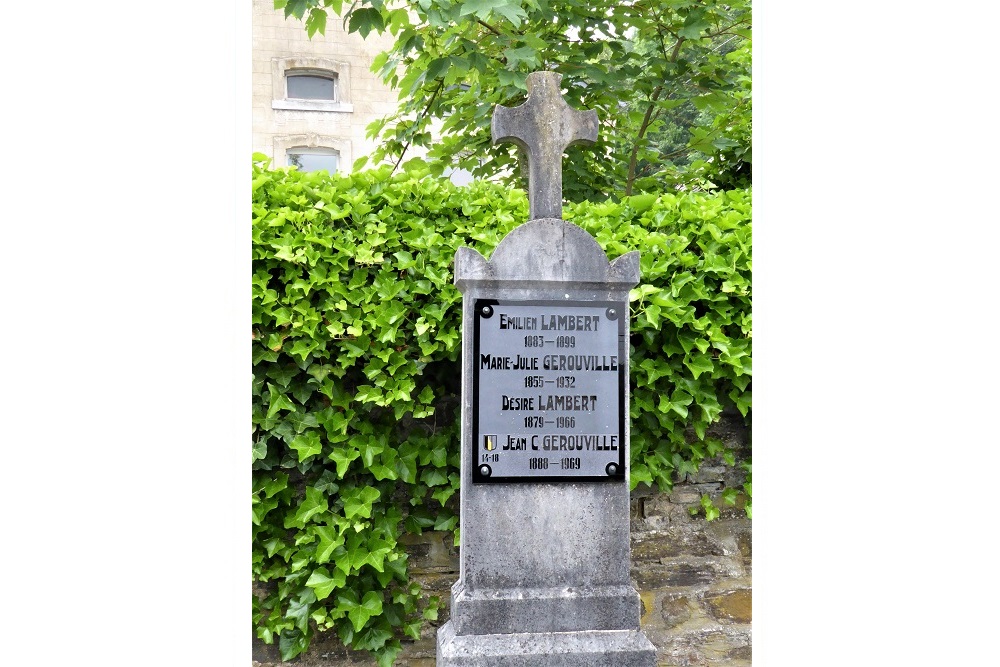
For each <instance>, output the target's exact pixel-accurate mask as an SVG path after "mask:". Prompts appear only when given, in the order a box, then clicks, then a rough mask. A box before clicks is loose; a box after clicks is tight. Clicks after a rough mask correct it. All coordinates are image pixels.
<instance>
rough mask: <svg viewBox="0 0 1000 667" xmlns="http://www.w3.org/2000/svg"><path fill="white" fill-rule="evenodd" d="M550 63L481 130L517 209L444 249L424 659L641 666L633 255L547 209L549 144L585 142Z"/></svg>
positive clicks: (553, 179)
mask: <svg viewBox="0 0 1000 667" xmlns="http://www.w3.org/2000/svg"><path fill="white" fill-rule="evenodd" d="M561 78H562V77H561V76H560V75H559V74H556V73H554V72H535V73H533V74H530V75H529V76H528V82H527V83H528V99H527V101H526V102H525V103H524V104H523V105H521V106H519V107H517V108H514V109H508V108H506V107H503V106H498V107H497V108H496V109H495V111H494V114H493V141H494V143H499V142H501V141H512V142H514V143H516V144H517V145H518V146H520V147H521V149H522V150H524V151H525V153H526V154H527V159H528V172H529V178H528V192H529V201H530V208H531V219H530V220H529V221H528V222H526V223H524V224H522V225H520V226H519V227H517V228H516V229H514V230H513V231H511V232H510V233H509V234H508V235H507V236H506V237H505V238H504V239H503V241H501V242H500V244H499V245H498V246H497V248H496V250H495V251H494V252H493V255H492V257H491V259H490V260H489V261H487V260H486V259H484V258H483V256H482V255H480V254H479V253H478V252H476V251H475V250H472V249H471V248H465V247H463V248H460V249H459V250H458V252H457V253H456V255H455V284H456V285H457V287H458V289H459V290H460V291H461V292H462V302H463V306H462V308H463V310H462V318H463V327H462V329H463V333H462V445H461V446H462V486H461V547H460V554H459V557H460V570H459V579H458V581H457V582H456V583H455V585H454V586H453V587H452V596H451V617H450V619H449V621H448V622H447V623H445V625H444V626H442V627H441V628H440V630H439V631H438V636H437V664H438V666H439V667H452V666H456V667H457V666H462V667H465V666H484V667H486V666H490V667H492V666H497V667H499V666H503V667H521V666H525V667H527V666H542V665H545V666H553V665H559V666H560V667H562V666H566V667H569V666H575V665H592V666H596V665H602V666H604V665H606V666H608V667H611V666H619V665H620V666H625V665H629V666H636V667H639V666H641V667H653V665H655V663H656V649H655V648H654V646H653V645H652V644H651V643H650V641H649V640H648V639H647V638H646V636H645V635H644V634H643V633H642V631H641V630H640V629H639V617H640V611H641V610H640V607H641V605H640V601H639V594H638V593H637V592H636V590H635V588H634V587H633V585H632V582H631V579H630V578H629V561H630V548H629V484H628V462H629V423H628V413H629V410H628V405H629V396H628V368H629V358H628V351H629V344H628V333H629V322H628V316H629V308H628V292H629V290H630V289H631V288H632V287H634V286H635V285H636V284H638V282H639V253H638V252H630V253H628V254H627V255H624V256H622V257H619V258H617V259H616V260H615V261H613V262H609V261H608V259H607V256H606V255H605V254H604V251H603V250H602V249H601V248H600V246H599V245H598V244H597V242H596V241H595V240H594V238H593V237H592V236H590V234H588V233H587V232H585V231H584V230H582V229H581V228H579V227H577V226H576V225H574V224H572V223H569V222H566V221H564V220H562V165H561V162H562V153H563V151H564V150H565V148H566V147H567V146H568V145H570V144H573V143H593V142H594V141H596V139H597V114H596V112H594V111H589V112H581V111H575V110H573V109H571V108H570V107H569V106H568V105H567V104H566V102H565V101H564V100H563V98H562V96H561V93H560V89H559V81H560V79H561Z"/></svg>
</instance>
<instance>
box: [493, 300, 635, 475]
mask: <svg viewBox="0 0 1000 667" xmlns="http://www.w3.org/2000/svg"><path fill="white" fill-rule="evenodd" d="M626 307H627V306H626V304H623V303H613V302H604V301H600V302H583V303H565V302H517V301H504V302H497V301H489V302H485V303H484V304H483V305H478V304H477V307H476V318H477V319H476V336H477V340H476V352H475V357H474V358H475V361H476V363H475V367H474V371H473V373H474V383H475V389H476V394H475V396H476V398H475V405H476V408H475V412H476V414H475V428H476V431H477V432H476V441H477V442H491V443H493V448H492V449H487V448H485V447H484V448H480V450H479V451H478V452H477V453H476V459H475V461H474V463H475V464H476V465H477V466H479V465H482V464H489V466H490V469H491V472H490V475H489V479H488V480H487V479H483V478H477V481H489V482H499V481H503V480H504V479H512V480H517V479H525V478H540V479H545V478H551V479H555V480H559V479H566V480H573V479H578V478H584V479H592V480H598V479H608V478H609V474H615V475H617V477H618V478H621V472H620V471H623V470H624V451H623V447H622V446H621V443H622V442H623V439H624V432H623V431H624V421H623V415H622V410H623V403H624V396H623V395H622V392H623V386H624V372H625V369H623V368H622V367H621V365H620V364H619V359H622V358H623V357H624V354H625V351H624V349H623V346H624V345H625V344H626V343H625V337H624V333H623V331H624V323H623V322H622V321H621V320H619V318H618V317H617V315H615V313H616V312H622V311H624V309H625V308H626ZM484 438H492V440H486V439H484ZM609 465H610V470H612V471H616V472H615V473H609Z"/></svg>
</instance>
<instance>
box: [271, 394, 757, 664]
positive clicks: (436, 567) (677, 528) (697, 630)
mask: <svg viewBox="0 0 1000 667" xmlns="http://www.w3.org/2000/svg"><path fill="white" fill-rule="evenodd" d="M710 434H712V435H714V436H716V437H719V438H721V439H722V440H723V441H725V442H726V443H727V444H729V445H730V446H731V447H737V448H742V447H743V446H744V445H745V443H746V442H747V434H746V428H745V427H744V426H743V425H742V420H741V419H740V417H739V415H735V416H733V415H726V414H724V415H723V418H722V420H721V421H720V422H719V423H717V424H716V425H715V426H714V427H713V428H712V429H710ZM726 470H727V469H726V468H724V467H722V466H720V465H718V464H716V465H712V462H711V461H705V462H704V463H703V464H702V466H701V469H700V471H699V472H698V473H697V474H696V475H689V476H688V478H687V479H685V480H684V481H683V482H681V483H678V484H676V485H675V486H674V489H673V491H672V492H671V493H655V492H653V491H651V490H648V489H647V490H643V489H642V488H639V489H636V490H635V491H633V492H632V497H631V512H632V516H631V541H632V566H631V576H632V579H633V580H634V582H635V584H636V587H637V588H638V590H639V597H640V598H641V600H642V617H641V628H642V630H643V632H644V633H645V634H646V636H647V637H648V638H649V639H650V641H652V642H653V644H654V645H655V646H656V649H657V665H658V666H659V667H694V666H697V667H750V665H751V621H752V613H751V609H752V605H751V597H752V594H751V591H752V583H751V563H752V549H751V521H750V520H749V519H748V518H747V517H746V513H745V512H744V510H743V500H742V499H740V500H738V501H737V504H736V506H734V507H728V506H727V507H725V508H724V509H723V510H722V516H721V517H720V518H718V519H716V520H715V521H712V522H710V523H709V522H706V521H705V519H704V517H703V516H701V517H692V516H691V515H690V513H689V512H688V508H689V507H692V506H694V505H697V503H698V500H699V499H700V497H701V494H702V493H709V494H717V493H718V492H720V491H721V489H722V486H723V483H729V484H731V485H736V483H737V481H738V480H736V479H735V478H734V477H727V472H726ZM728 475H730V476H731V475H733V473H732V472H729V473H728ZM452 541H453V540H452V534H451V533H442V532H428V533H424V534H423V535H421V536H413V537H411V538H410V539H409V540H407V545H408V547H407V548H408V550H409V552H410V554H411V563H412V565H411V568H412V572H413V574H414V578H415V579H416V580H417V581H419V582H420V583H421V585H423V586H424V588H425V590H426V591H427V592H428V594H430V595H437V596H439V597H440V598H441V602H442V609H441V611H440V612H439V615H438V620H437V621H436V622H434V623H427V624H425V627H424V630H423V633H422V635H421V639H420V641H417V642H404V649H403V652H402V653H400V655H399V658H398V659H397V661H396V665H398V666H399V667H433V665H434V664H435V636H436V633H437V629H438V627H439V626H440V625H443V624H444V622H445V621H447V620H448V610H447V608H446V605H447V603H448V600H449V598H450V593H451V586H452V584H453V583H454V582H455V581H456V580H457V579H458V549H457V548H456V547H454V546H452ZM290 664H297V665H299V666H300V667H349V666H350V667H362V666H363V667H374V666H375V661H374V660H373V659H371V658H370V657H369V656H368V655H367V654H363V653H355V652H352V651H348V650H347V649H345V648H344V646H343V645H342V644H341V643H340V641H339V639H338V638H337V637H336V635H335V634H332V635H331V636H329V637H327V638H325V639H324V638H321V637H317V638H316V639H314V640H313V644H312V646H311V647H310V649H309V651H307V652H306V653H304V654H302V655H301V656H299V657H298V658H297V659H296V660H295V661H294V662H293V663H290ZM279 665H280V662H279V658H278V652H277V648H276V647H274V646H265V645H264V644H263V643H262V642H260V641H258V640H256V639H255V640H254V648H253V667H278V666H279Z"/></svg>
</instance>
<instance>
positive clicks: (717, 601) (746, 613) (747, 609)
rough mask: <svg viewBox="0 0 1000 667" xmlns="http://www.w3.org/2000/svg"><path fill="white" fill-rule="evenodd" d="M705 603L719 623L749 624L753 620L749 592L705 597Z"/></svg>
mask: <svg viewBox="0 0 1000 667" xmlns="http://www.w3.org/2000/svg"><path fill="white" fill-rule="evenodd" d="M705 603H706V604H707V605H708V607H709V609H711V611H712V615H713V616H715V618H716V619H717V620H719V621H720V622H721V623H750V622H751V621H752V620H753V613H752V606H753V605H752V595H751V593H750V591H749V590H745V589H744V590H737V591H731V592H728V593H723V594H721V595H711V596H706V597H705Z"/></svg>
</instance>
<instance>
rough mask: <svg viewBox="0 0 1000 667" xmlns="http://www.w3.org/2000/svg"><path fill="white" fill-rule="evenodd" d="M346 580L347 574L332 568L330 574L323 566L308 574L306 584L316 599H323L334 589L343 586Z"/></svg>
mask: <svg viewBox="0 0 1000 667" xmlns="http://www.w3.org/2000/svg"><path fill="white" fill-rule="evenodd" d="M346 582H347V576H346V575H345V574H344V573H343V572H341V571H340V570H334V572H333V575H331V574H330V572H329V571H328V570H327V569H326V568H325V567H321V568H319V569H317V570H314V571H313V573H312V574H311V575H309V579H308V580H306V586H308V587H309V588H311V589H312V590H313V593H315V594H316V599H317V600H325V599H326V598H328V597H329V596H330V593H332V592H333V591H334V589H337V588H341V587H343V586H344V584H345V583H346Z"/></svg>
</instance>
